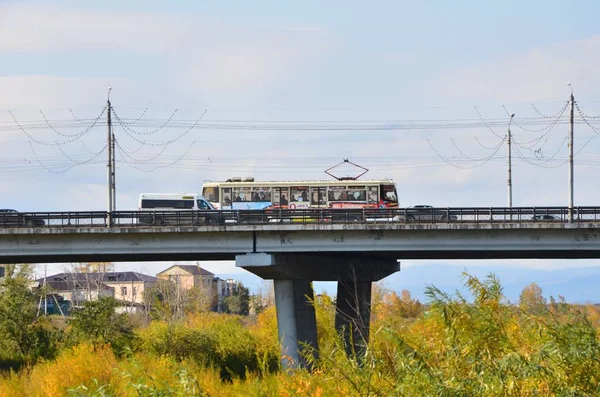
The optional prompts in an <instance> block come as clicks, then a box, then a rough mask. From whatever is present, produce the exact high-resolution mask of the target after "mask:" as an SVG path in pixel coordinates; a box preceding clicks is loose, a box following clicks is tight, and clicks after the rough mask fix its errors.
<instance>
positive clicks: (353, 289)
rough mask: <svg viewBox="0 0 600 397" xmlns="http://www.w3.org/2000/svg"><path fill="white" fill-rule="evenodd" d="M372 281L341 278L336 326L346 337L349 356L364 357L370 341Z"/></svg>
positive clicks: (338, 290) (338, 287)
mask: <svg viewBox="0 0 600 397" xmlns="http://www.w3.org/2000/svg"><path fill="white" fill-rule="evenodd" d="M370 323H371V281H364V280H356V279H354V280H339V281H338V285H337V299H336V313H335V328H336V330H337V331H338V332H339V333H341V335H342V336H343V338H344V343H345V347H346V353H347V354H348V355H349V356H356V357H363V356H364V353H365V352H366V349H367V345H368V343H369V326H370Z"/></svg>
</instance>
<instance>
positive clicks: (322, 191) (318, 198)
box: [310, 186, 327, 208]
mask: <svg viewBox="0 0 600 397" xmlns="http://www.w3.org/2000/svg"><path fill="white" fill-rule="evenodd" d="M326 198H327V188H326V187H321V186H319V187H317V186H314V187H311V188H310V206H311V207H313V208H326V207H327V200H326Z"/></svg>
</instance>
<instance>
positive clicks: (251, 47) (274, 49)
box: [0, 4, 329, 106]
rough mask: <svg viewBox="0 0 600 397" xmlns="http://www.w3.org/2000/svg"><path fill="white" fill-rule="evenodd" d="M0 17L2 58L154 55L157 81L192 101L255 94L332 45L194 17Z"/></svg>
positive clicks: (303, 34)
mask: <svg viewBox="0 0 600 397" xmlns="http://www.w3.org/2000/svg"><path fill="white" fill-rule="evenodd" d="M0 15H1V17H0V53H3V52H4V53H10V54H17V55H18V54H28V53H29V54H31V53H33V54H48V55H49V56H51V55H53V54H64V53H77V54H85V53H93V54H98V53H105V54H115V53H117V54H126V55H128V56H129V55H131V54H151V55H155V56H159V57H160V58H159V59H157V60H156V63H167V64H168V67H167V69H168V70H167V72H166V73H168V74H167V75H163V76H161V77H160V78H159V79H158V80H162V81H165V82H169V83H170V84H171V85H173V84H176V85H177V86H178V87H177V88H178V90H179V91H184V92H185V94H187V96H189V97H197V96H198V92H202V95H203V97H205V96H208V93H210V92H213V93H225V94H227V95H231V94H232V93H235V92H240V91H247V92H258V93H260V90H264V89H266V88H272V87H271V86H273V85H275V84H277V83H280V82H282V81H284V80H285V79H286V78H287V77H289V76H290V75H291V74H293V73H295V72H297V71H299V70H300V69H299V68H300V66H301V65H304V66H305V67H306V65H309V64H310V63H311V62H313V61H315V60H316V59H318V58H317V55H322V54H323V52H324V48H326V47H327V45H328V44H326V43H329V39H328V35H327V34H326V33H325V32H324V31H322V30H321V29H319V28H317V27H312V26H306V27H303V26H297V27H293V28H291V29H290V28H280V27H277V26H273V25H271V26H266V27H261V28H260V29H256V28H255V27H246V26H243V25H235V26H234V25H229V24H226V23H224V22H220V21H214V20H212V19H210V18H208V17H207V16H205V15H202V14H197V13H195V14H193V15H182V14H175V13H171V14H167V13H161V14H154V13H142V12H137V13H133V12H129V13H116V12H115V13H110V12H82V11H70V10H65V9H61V8H56V7H49V6H40V5H14V4H13V5H4V6H0ZM107 59H108V58H107ZM110 59H111V61H115V59H118V58H114V57H110ZM152 66H153V65H150V67H152ZM100 73H101V72H100ZM27 78H29V77H27ZM133 78H134V79H135V76H133ZM33 83H36V82H33ZM37 83H39V81H38V82H37ZM150 84H151V85H153V86H155V85H156V83H155V81H152V82H150ZM81 91H82V90H81ZM81 91H80V92H81ZM161 91H162V90H161ZM179 94H181V92H180V93H179ZM175 95H177V93H175ZM62 96H63V97H67V96H66V95H62ZM75 98H77V97H75ZM70 100H71V102H73V97H71V98H70ZM0 106H1V104H0Z"/></svg>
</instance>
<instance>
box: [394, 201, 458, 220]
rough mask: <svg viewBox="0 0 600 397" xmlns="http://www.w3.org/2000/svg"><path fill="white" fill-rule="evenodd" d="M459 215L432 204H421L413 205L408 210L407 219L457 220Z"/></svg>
mask: <svg viewBox="0 0 600 397" xmlns="http://www.w3.org/2000/svg"><path fill="white" fill-rule="evenodd" d="M457 219H458V217H457V216H456V215H453V214H451V213H450V211H448V210H446V209H442V208H436V207H434V206H432V205H427V204H419V205H412V206H410V207H408V208H407V210H406V221H407V222H414V221H447V220H450V221H455V220H457Z"/></svg>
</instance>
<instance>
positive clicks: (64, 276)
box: [36, 272, 158, 286]
mask: <svg viewBox="0 0 600 397" xmlns="http://www.w3.org/2000/svg"><path fill="white" fill-rule="evenodd" d="M157 280H158V279H157V278H156V277H152V276H148V275H147V274H142V273H138V272H106V273H59V274H55V275H52V276H48V277H46V282H47V283H48V284H50V283H61V282H63V283H67V284H70V285H71V286H72V285H73V283H75V282H76V283H78V284H82V283H87V282H88V281H90V282H95V283H98V282H101V283H111V282H113V283H114V282H132V281H144V282H156V281H157ZM36 281H37V282H39V283H40V285H42V284H43V283H44V279H43V278H39V279H37V280H36Z"/></svg>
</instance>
